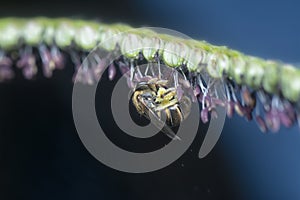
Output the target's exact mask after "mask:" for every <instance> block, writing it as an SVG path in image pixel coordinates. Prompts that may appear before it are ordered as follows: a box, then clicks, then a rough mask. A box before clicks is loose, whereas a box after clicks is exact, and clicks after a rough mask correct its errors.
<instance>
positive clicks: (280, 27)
mask: <svg viewBox="0 0 300 200" xmlns="http://www.w3.org/2000/svg"><path fill="white" fill-rule="evenodd" d="M299 8H300V3H299V2H298V1H296V0H294V1H293V0H285V1H258V0H252V1H238V0H229V1H216V0H211V1H191V0H190V1H178V0H172V1H167V0H165V1H158V0H152V1H139V0H135V1H134V0H131V1H121V2H118V1H115V0H111V1H108V0H107V1H91V0H87V1H84V2H72V3H71V2H68V1H60V2H58V1H57V2H55V1H51V2H50V1H49V2H37V1H26V2H22V3H20V2H17V1H14V0H13V1H7V2H5V3H2V5H1V6H0V11H1V12H0V15H1V16H9V15H15V16H35V15H46V16H66V15H67V16H76V17H84V18H92V19H94V18H100V19H103V20H104V21H108V22H119V21H123V22H127V23H130V24H134V25H137V26H140V25H149V26H158V27H165V28H170V29H174V30H177V31H180V32H182V33H185V34H187V35H189V36H191V37H193V38H197V39H204V40H207V41H209V42H211V43H213V44H217V45H227V46H229V47H231V48H234V49H237V50H240V51H243V52H244V53H247V54H251V55H256V56H260V57H263V58H274V59H279V60H282V61H285V62H291V63H297V62H300V50H299V47H300V37H299V36H300V25H299V19H300V12H299ZM68 67H70V66H68ZM71 77H72V72H71V71H70V70H64V71H61V72H56V73H55V74H54V77H53V79H51V80H47V79H45V78H43V77H38V78H37V79H36V80H35V81H26V80H23V79H22V78H20V77H18V78H17V79H16V80H14V81H13V82H11V83H7V84H1V85H0V93H1V94H0V102H1V104H0V156H1V157H0V186H1V189H0V198H1V199H73V200H75V199H121V198H122V199H149V200H150V199H174V200H175V199H226V198H229V199H300V189H299V188H300V156H299V154H300V135H299V134H300V131H299V128H298V127H296V126H295V127H293V128H290V129H285V128H282V129H281V130H280V132H278V133H276V134H272V133H268V134H263V133H261V132H260V131H259V129H258V128H257V127H256V125H255V123H254V122H246V121H245V120H244V119H240V118H238V117H234V118H233V119H229V120H227V121H226V124H225V129H224V131H223V133H222V135H221V138H220V140H219V142H218V143H217V145H216V147H215V148H214V150H213V151H212V152H211V153H210V154H209V155H208V156H207V157H206V158H204V159H201V160H200V159H198V158H197V151H198V149H199V145H200V144H201V139H202V138H203V135H201V133H199V135H200V136H199V137H198V142H197V140H196V141H195V142H194V144H193V146H192V148H191V149H190V150H189V151H188V152H187V153H186V154H185V155H184V156H183V157H182V158H180V159H179V160H178V161H177V162H175V163H174V164H172V165H171V166H169V167H167V168H165V169H162V170H160V171H158V172H154V173H149V174H137V175H136V174H125V173H121V172H117V171H114V170H112V169H110V168H107V167H105V166H103V165H102V164H101V163H99V162H98V161H96V160H95V159H94V158H93V157H92V156H91V155H90V154H89V153H88V152H87V151H86V150H85V148H84V147H83V146H82V144H81V142H80V140H79V138H78V136H77V134H76V130H75V127H74V125H73V121H72V112H71V92H72V84H71V82H70V80H71ZM111 86H112V85H111V84H110V83H108V86H107V87H108V89H107V91H109V87H111ZM104 98H106V97H103V102H104ZM101 103H102V102H101ZM114 130H115V129H114V127H112V132H113V131H114Z"/></svg>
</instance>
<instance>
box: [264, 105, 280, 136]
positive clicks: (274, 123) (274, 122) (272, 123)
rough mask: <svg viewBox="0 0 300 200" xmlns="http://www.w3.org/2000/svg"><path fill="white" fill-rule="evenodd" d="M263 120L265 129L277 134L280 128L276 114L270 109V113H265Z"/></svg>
mask: <svg viewBox="0 0 300 200" xmlns="http://www.w3.org/2000/svg"><path fill="white" fill-rule="evenodd" d="M265 120H266V124H267V127H268V128H269V129H270V130H271V131H272V132H277V131H278V130H279V128H280V119H279V117H278V113H277V112H276V111H275V110H274V108H272V109H271V110H270V111H268V112H266V114H265Z"/></svg>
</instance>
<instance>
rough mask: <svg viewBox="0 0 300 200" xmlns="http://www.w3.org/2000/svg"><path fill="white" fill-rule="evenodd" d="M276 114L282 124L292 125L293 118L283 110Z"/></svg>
mask: <svg viewBox="0 0 300 200" xmlns="http://www.w3.org/2000/svg"><path fill="white" fill-rule="evenodd" d="M278 116H279V119H280V122H281V124H283V125H284V126H285V127H290V126H292V125H293V123H294V121H293V119H291V118H290V117H289V116H288V115H287V114H286V113H285V112H284V111H280V112H279V113H278Z"/></svg>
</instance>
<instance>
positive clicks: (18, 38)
mask: <svg viewBox="0 0 300 200" xmlns="http://www.w3.org/2000/svg"><path fill="white" fill-rule="evenodd" d="M116 35H119V36H120V37H114V36H116ZM106 41H109V42H106ZM94 48H97V49H102V50H103V51H106V52H107V53H108V54H107V55H108V57H105V58H103V57H99V56H97V55H94V56H92V57H93V61H91V62H90V65H89V66H86V67H85V70H83V71H81V72H80V73H81V74H77V75H78V77H79V80H81V81H82V82H83V83H89V84H93V83H95V82H96V81H97V80H98V78H99V74H102V72H103V70H104V69H105V67H104V64H109V67H108V75H109V78H110V79H114V77H115V74H116V73H117V69H119V71H120V72H121V73H122V74H126V73H127V72H128V71H129V72H131V75H130V78H129V82H130V81H131V83H133V80H134V81H137V80H144V79H143V78H145V77H146V74H141V73H139V69H138V68H137V67H138V66H139V65H140V64H141V63H146V64H151V63H159V64H164V65H165V66H167V67H169V68H172V69H174V70H176V71H177V72H179V73H181V74H182V75H183V77H185V80H179V81H178V84H177V85H176V89H177V95H178V97H180V96H182V94H180V87H183V86H184V87H187V88H190V91H191V92H190V94H189V95H191V96H192V99H196V100H197V101H199V102H200V103H201V104H202V111H201V119H202V121H203V122H206V121H208V117H209V116H210V117H213V115H214V108H215V107H216V106H223V107H225V108H226V110H227V115H228V116H232V114H233V112H236V113H237V114H239V115H241V116H244V117H246V118H247V119H248V120H251V119H252V118H253V117H255V119H256V121H257V123H258V125H259V127H260V128H261V130H262V131H267V130H268V129H270V130H272V131H277V130H278V129H279V128H280V125H281V124H283V125H285V126H287V127H290V126H291V125H293V124H295V123H296V122H297V121H299V118H300V113H299V100H300V70H299V69H297V68H296V67H295V66H293V65H290V64H285V63H282V62H278V61H274V60H265V59H261V58H258V57H254V56H248V55H245V54H243V53H241V52H239V51H236V50H232V49H229V48H227V47H225V46H215V45H212V44H209V43H207V42H205V41H198V40H191V39H182V38H179V37H175V36H171V35H166V34H159V33H156V32H154V31H153V30H149V29H147V28H142V29H133V28H132V27H130V26H127V25H124V24H103V23H99V22H94V21H86V20H72V19H68V18H57V19H50V18H44V17H38V18H32V19H21V18H2V19H0V81H5V80H8V79H11V78H13V76H14V72H15V70H17V69H15V67H16V68H20V69H21V70H22V71H23V74H24V77H25V78H28V79H31V78H32V77H34V76H35V74H36V73H37V71H38V68H39V67H38V66H37V64H36V63H37V60H41V63H42V69H43V73H44V75H45V76H46V77H51V75H52V71H53V70H55V69H62V68H63V67H64V60H65V59H66V57H67V56H70V57H71V59H72V61H73V63H74V66H75V71H77V69H78V68H79V67H80V66H81V64H82V62H83V60H84V59H85V58H86V57H87V55H88V54H89V52H90V51H92V50H93V49H94ZM117 52H119V53H120V54H121V55H122V56H121V57H119V58H118V59H115V60H114V61H113V62H112V63H107V62H106V61H107V60H109V59H110V58H109V56H111V55H115V54H116V53H117ZM159 73H160V72H159ZM137 74H139V76H142V77H139V78H138V77H137ZM152 76H154V74H152ZM161 76H163V75H162V74H158V77H161ZM205 77H208V79H207V78H205ZM216 81H221V82H222V83H223V86H224V94H217V93H216V92H215V90H214V89H215V88H214V87H212V85H213V84H214V82H216ZM184 82H185V83H186V84H183V83H184ZM129 85H130V84H129ZM131 85H132V84H131ZM132 88H134V87H132ZM220 95H223V96H222V97H224V98H221V97H220ZM262 113H263V115H262Z"/></svg>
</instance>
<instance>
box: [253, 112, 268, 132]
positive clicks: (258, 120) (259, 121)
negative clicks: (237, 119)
mask: <svg viewBox="0 0 300 200" xmlns="http://www.w3.org/2000/svg"><path fill="white" fill-rule="evenodd" d="M255 121H256V123H257V125H258V127H259V129H260V130H261V132H263V133H265V132H267V130H268V128H267V125H266V123H265V121H264V120H263V118H262V117H261V116H259V115H256V116H255Z"/></svg>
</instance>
